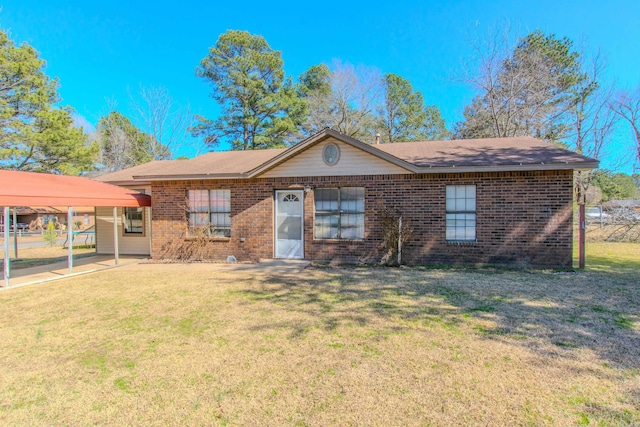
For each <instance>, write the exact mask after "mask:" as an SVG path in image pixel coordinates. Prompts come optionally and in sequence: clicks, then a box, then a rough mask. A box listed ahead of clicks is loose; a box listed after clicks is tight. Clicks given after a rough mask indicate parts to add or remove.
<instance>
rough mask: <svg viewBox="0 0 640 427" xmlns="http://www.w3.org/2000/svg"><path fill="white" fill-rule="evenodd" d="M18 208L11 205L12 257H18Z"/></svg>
mask: <svg viewBox="0 0 640 427" xmlns="http://www.w3.org/2000/svg"><path fill="white" fill-rule="evenodd" d="M17 211H18V209H16V207H15V206H14V207H13V258H14V259H18V212H17Z"/></svg>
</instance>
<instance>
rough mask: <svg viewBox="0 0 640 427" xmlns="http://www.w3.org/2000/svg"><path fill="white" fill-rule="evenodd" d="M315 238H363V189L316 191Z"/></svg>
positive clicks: (321, 189)
mask: <svg viewBox="0 0 640 427" xmlns="http://www.w3.org/2000/svg"><path fill="white" fill-rule="evenodd" d="M314 197H315V238H316V239H347V240H356V239H364V188H363V187H343V188H316V189H315V190H314Z"/></svg>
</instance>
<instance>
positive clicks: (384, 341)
mask: <svg viewBox="0 0 640 427" xmlns="http://www.w3.org/2000/svg"><path fill="white" fill-rule="evenodd" d="M613 270H614V271H613V272H611V271H609V272H602V271H587V272H580V273H566V272H561V273H555V272H520V271H507V270H498V271H496V270H493V271H487V270H447V271H443V270H428V269H422V268H408V269H388V268H307V269H305V270H303V271H302V272H301V273H298V274H295V275H288V274H278V275H274V274H268V273H260V272H228V271H226V272H225V271H221V270H220V269H216V266H215V265H211V264H195V265H180V264H176V265H173V264H170V265H169V264H167V265H165V264H155V265H136V266H128V267H122V268H119V269H115V270H111V271H109V272H101V273H96V274H92V275H88V276H81V277H77V278H70V279H66V280H62V281H58V282H54V283H50V284H46V285H38V286H32V287H26V288H21V289H15V290H12V291H9V292H3V293H2V294H0V304H2V307H3V316H2V318H1V320H0V321H1V322H2V327H1V328H0V342H2V343H3V346H2V350H1V351H2V353H1V354H2V365H3V369H2V373H1V374H0V375H2V376H1V378H0V384H1V387H2V388H1V389H0V392H1V395H0V421H2V423H3V424H7V425H51V424H62V425H87V424H109V425H176V424H179V425H212V424H213V425H299V426H323V425H380V426H382V425H384V426H386V425H437V426H449V425H587V424H593V425H616V426H617V425H637V424H638V423H640V413H639V409H638V408H640V379H639V375H640V338H639V337H640V318H639V317H638V313H640V295H639V292H638V275H637V271H636V270H634V269H633V268H616V269H613Z"/></svg>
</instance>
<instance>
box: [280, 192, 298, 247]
mask: <svg viewBox="0 0 640 427" xmlns="http://www.w3.org/2000/svg"><path fill="white" fill-rule="evenodd" d="M303 201H304V192H303V191H302V190H287V191H284V190H276V218H275V220H276V227H275V231H276V236H275V238H276V258H304V239H303V236H304V224H303V222H304V221H303V216H304V203H303Z"/></svg>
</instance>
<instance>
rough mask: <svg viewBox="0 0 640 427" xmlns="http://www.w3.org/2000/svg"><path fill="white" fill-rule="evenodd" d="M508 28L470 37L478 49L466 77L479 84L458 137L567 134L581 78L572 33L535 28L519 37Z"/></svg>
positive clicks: (551, 136)
mask: <svg viewBox="0 0 640 427" xmlns="http://www.w3.org/2000/svg"><path fill="white" fill-rule="evenodd" d="M509 34H510V30H509V28H508V27H507V28H505V29H503V30H502V31H500V32H493V33H491V34H490V35H489V37H488V38H485V39H483V40H481V41H478V40H477V38H476V39H472V38H470V44H471V47H472V48H473V50H474V51H475V53H476V58H475V62H476V63H477V67H473V66H470V65H467V67H465V68H466V69H476V70H477V71H476V72H475V73H474V74H466V75H464V76H463V77H462V80H464V81H466V82H467V83H469V84H471V85H472V86H473V87H475V88H476V89H477V90H478V95H477V96H476V98H474V100H473V102H472V104H471V105H469V106H468V107H467V108H466V109H465V112H464V115H465V121H464V122H462V123H460V124H458V126H457V130H456V132H457V133H458V136H459V137H463V138H474V137H487V136H493V137H508V136H521V135H532V136H535V137H537V138H542V139H546V140H549V141H558V140H559V139H561V138H562V137H563V136H564V131H565V123H564V120H563V119H564V115H565V113H566V112H567V111H568V110H569V108H570V107H571V101H572V94H571V90H572V89H573V87H574V86H575V85H576V84H577V83H579V82H580V81H581V79H582V78H583V76H582V75H581V73H580V69H579V64H578V62H577V58H578V54H577V53H576V52H574V51H572V43H571V41H570V40H569V39H567V38H562V39H556V38H555V36H554V35H545V34H543V33H542V32H540V31H534V32H532V33H530V34H528V35H527V36H525V37H523V38H521V39H519V40H518V41H517V42H516V43H514V42H513V41H512V39H511V37H510V35H509Z"/></svg>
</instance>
